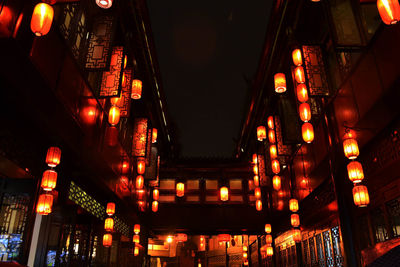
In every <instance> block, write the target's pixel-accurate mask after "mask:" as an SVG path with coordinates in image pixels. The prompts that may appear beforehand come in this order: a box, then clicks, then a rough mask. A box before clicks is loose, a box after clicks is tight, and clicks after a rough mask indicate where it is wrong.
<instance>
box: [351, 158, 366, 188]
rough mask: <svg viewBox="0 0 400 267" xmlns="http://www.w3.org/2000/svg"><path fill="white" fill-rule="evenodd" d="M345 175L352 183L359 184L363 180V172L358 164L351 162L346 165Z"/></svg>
mask: <svg viewBox="0 0 400 267" xmlns="http://www.w3.org/2000/svg"><path fill="white" fill-rule="evenodd" d="M347 173H348V174H349V179H350V181H352V182H353V183H360V182H361V181H362V180H363V179H364V170H363V167H362V165H361V163H360V162H358V161H352V162H350V163H349V164H347Z"/></svg>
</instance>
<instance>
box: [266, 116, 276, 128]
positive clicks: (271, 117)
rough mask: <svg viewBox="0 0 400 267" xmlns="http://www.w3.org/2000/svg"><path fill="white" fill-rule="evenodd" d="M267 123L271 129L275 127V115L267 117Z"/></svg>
mask: <svg viewBox="0 0 400 267" xmlns="http://www.w3.org/2000/svg"><path fill="white" fill-rule="evenodd" d="M267 124H268V128H269V129H274V128H275V123H274V117H273V116H269V117H268V119H267Z"/></svg>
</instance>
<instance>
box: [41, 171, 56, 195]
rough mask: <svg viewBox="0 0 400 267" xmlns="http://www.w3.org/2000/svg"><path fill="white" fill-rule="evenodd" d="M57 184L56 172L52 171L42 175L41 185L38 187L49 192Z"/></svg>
mask: <svg viewBox="0 0 400 267" xmlns="http://www.w3.org/2000/svg"><path fill="white" fill-rule="evenodd" d="M56 184H57V172H55V171H53V170H47V171H45V172H44V173H43V176H42V184H41V185H40V186H41V187H42V188H43V190H45V191H51V190H53V189H54V188H56Z"/></svg>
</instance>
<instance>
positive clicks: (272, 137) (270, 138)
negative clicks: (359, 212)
mask: <svg viewBox="0 0 400 267" xmlns="http://www.w3.org/2000/svg"><path fill="white" fill-rule="evenodd" d="M268 141H269V142H270V143H271V144H274V143H275V142H276V138H275V131H274V130H269V131H268Z"/></svg>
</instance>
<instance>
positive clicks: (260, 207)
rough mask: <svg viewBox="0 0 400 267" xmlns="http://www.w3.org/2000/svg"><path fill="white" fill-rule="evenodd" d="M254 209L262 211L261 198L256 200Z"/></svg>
mask: <svg viewBox="0 0 400 267" xmlns="http://www.w3.org/2000/svg"><path fill="white" fill-rule="evenodd" d="M256 210H258V211H262V201H261V200H259V199H258V200H256Z"/></svg>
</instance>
